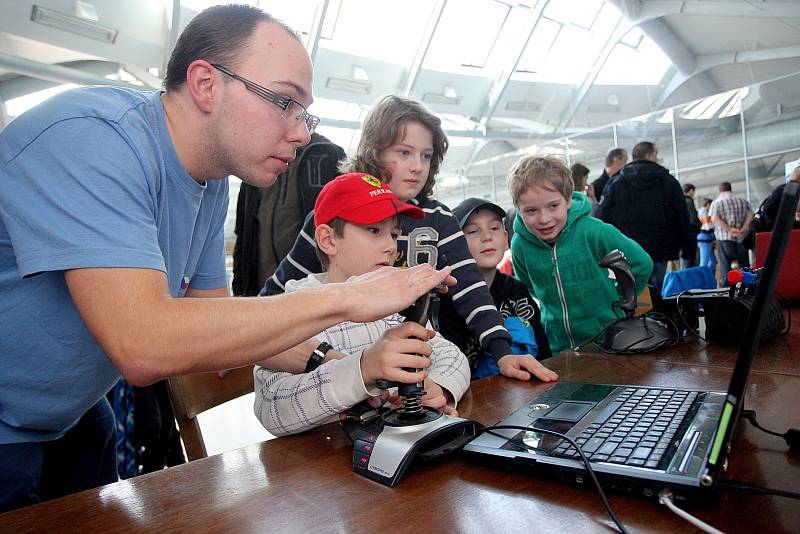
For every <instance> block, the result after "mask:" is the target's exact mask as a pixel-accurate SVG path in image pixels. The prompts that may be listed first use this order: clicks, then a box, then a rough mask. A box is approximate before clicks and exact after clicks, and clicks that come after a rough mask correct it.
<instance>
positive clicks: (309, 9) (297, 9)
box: [258, 0, 334, 40]
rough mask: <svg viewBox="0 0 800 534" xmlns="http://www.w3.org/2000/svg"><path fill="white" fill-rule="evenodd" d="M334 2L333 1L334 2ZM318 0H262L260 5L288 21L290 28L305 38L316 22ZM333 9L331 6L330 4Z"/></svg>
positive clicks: (268, 11)
mask: <svg viewBox="0 0 800 534" xmlns="http://www.w3.org/2000/svg"><path fill="white" fill-rule="evenodd" d="M333 3H334V2H331V4H333ZM317 4H318V2H317V0H293V1H292V2H284V1H282V0H260V1H259V2H258V6H259V7H260V8H261V9H263V10H264V11H266V12H267V13H269V14H270V15H272V16H273V17H275V18H276V19H278V20H280V21H281V22H284V23H286V24H287V25H288V26H289V27H290V28H292V29H293V30H295V31H296V32H298V33H299V34H300V35H302V36H303V38H304V40H305V39H306V38H307V37H308V34H309V33H310V32H311V25H312V24H313V23H314V14H315V13H316V11H317ZM328 9H329V10H330V9H331V6H330V5H329V6H328Z"/></svg>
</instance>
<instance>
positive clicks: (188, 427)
mask: <svg viewBox="0 0 800 534" xmlns="http://www.w3.org/2000/svg"><path fill="white" fill-rule="evenodd" d="M167 385H168V389H169V398H170V402H171V403H172V409H173V410H174V411H175V419H176V420H177V421H178V429H179V430H180V434H181V439H182V440H183V446H184V447H185V448H186V457H187V458H188V459H189V461H191V460H197V459H198V458H205V457H206V456H208V453H207V452H206V446H205V443H204V442H203V434H202V432H200V425H199V424H198V422H197V414H199V413H203V412H205V411H206V410H209V409H211V408H213V407H214V406H218V405H220V404H222V403H224V402H227V401H229V400H232V399H235V398H238V397H241V396H242V395H247V394H248V393H250V392H251V391H253V366H252V365H248V366H247V367H240V368H238V369H233V370H231V371H228V373H227V374H226V375H225V376H224V377H223V378H220V377H219V375H218V374H217V373H216V372H212V373H197V374H192V375H185V376H178V377H174V378H170V379H169V380H167Z"/></svg>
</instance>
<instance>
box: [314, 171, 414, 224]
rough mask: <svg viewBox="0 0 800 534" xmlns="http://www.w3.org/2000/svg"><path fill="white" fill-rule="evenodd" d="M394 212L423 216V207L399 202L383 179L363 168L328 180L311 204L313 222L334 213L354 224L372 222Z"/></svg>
mask: <svg viewBox="0 0 800 534" xmlns="http://www.w3.org/2000/svg"><path fill="white" fill-rule="evenodd" d="M395 215H407V216H409V217H411V218H413V219H424V218H425V212H424V211H422V210H421V209H419V208H418V207H416V206H412V205H411V204H407V203H405V202H401V201H400V199H398V198H397V196H396V195H395V194H394V193H392V190H391V189H389V188H388V187H386V186H385V185H384V184H383V182H381V181H380V180H378V179H377V178H375V177H374V176H372V175H370V174H365V173H363V172H351V173H348V174H343V175H341V176H338V177H336V178H335V179H333V180H331V181H330V182H328V183H327V184H325V187H323V188H322V191H320V193H319V196H318V197H317V202H316V203H315V204H314V224H315V225H317V226H319V225H320V224H328V223H329V222H331V221H332V220H334V219H336V218H337V217H338V218H340V219H344V220H345V221H347V222H351V223H355V224H373V223H376V222H380V221H382V220H384V219H388V218H389V217H394V216H395Z"/></svg>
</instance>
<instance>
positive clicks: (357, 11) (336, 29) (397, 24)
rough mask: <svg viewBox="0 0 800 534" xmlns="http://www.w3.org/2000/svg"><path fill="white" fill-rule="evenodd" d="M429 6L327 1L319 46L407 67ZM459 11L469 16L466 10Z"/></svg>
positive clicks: (419, 0) (423, 1)
mask: <svg viewBox="0 0 800 534" xmlns="http://www.w3.org/2000/svg"><path fill="white" fill-rule="evenodd" d="M283 3H284V4H285V5H286V6H287V7H286V8H285V9H287V10H292V9H294V5H295V3H294V2H283ZM337 4H338V5H337ZM451 4H452V2H451ZM458 4H459V6H460V4H461V2H458ZM433 6H434V2H433V0H416V1H415V2H413V4H412V3H402V4H400V3H397V2H393V1H390V0H347V2H331V4H330V5H329V6H328V10H327V12H326V13H325V21H324V23H323V28H322V33H321V37H322V38H321V39H320V41H319V46H321V47H323V48H327V49H330V50H336V51H338V52H345V53H347V54H353V55H356V56H360V57H366V58H370V59H379V60H382V61H387V62H389V63H395V64H400V65H407V64H410V63H411V61H412V60H413V59H414V54H415V53H416V52H417V48H418V47H419V43H420V41H421V40H422V36H423V34H424V33H425V26H426V24H427V22H428V19H429V18H430V15H431V12H432V11H433ZM460 11H461V12H462V13H464V14H466V13H470V12H469V11H468V10H466V9H463V10H460ZM464 16H466V15H464ZM470 16H474V15H473V14H472V13H470ZM437 33H438V32H437ZM451 53H452V51H451Z"/></svg>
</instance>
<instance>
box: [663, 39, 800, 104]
mask: <svg viewBox="0 0 800 534" xmlns="http://www.w3.org/2000/svg"><path fill="white" fill-rule="evenodd" d="M799 57H800V46H797V45H796V46H782V47H777V48H765V49H762V50H743V51H740V52H724V53H720V54H705V55H701V56H697V58H696V61H695V63H696V64H695V68H694V69H693V70H692V71H691V72H687V73H684V72H676V73H675V75H674V76H673V77H672V79H671V80H670V81H669V82H668V83H667V84H666V86H665V87H664V89H663V91H662V92H661V94H660V95H659V96H658V97H657V98H656V101H655V108H656V109H658V108H660V107H662V106H663V105H664V104H665V103H666V102H667V100H668V99H669V97H670V96H672V94H673V93H675V91H677V90H678V89H679V88H680V87H681V86H682V85H683V84H685V83H686V82H688V81H689V80H690V79H692V78H696V77H699V76H706V77H707V78H708V80H709V81H711V77H710V76H708V71H709V70H711V69H713V68H715V67H721V66H723V65H736V64H742V63H750V62H755V61H770V60H775V59H795V58H799ZM711 83H712V84H713V81H711ZM714 88H715V89H716V91H719V88H718V87H717V86H716V84H714Z"/></svg>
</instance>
